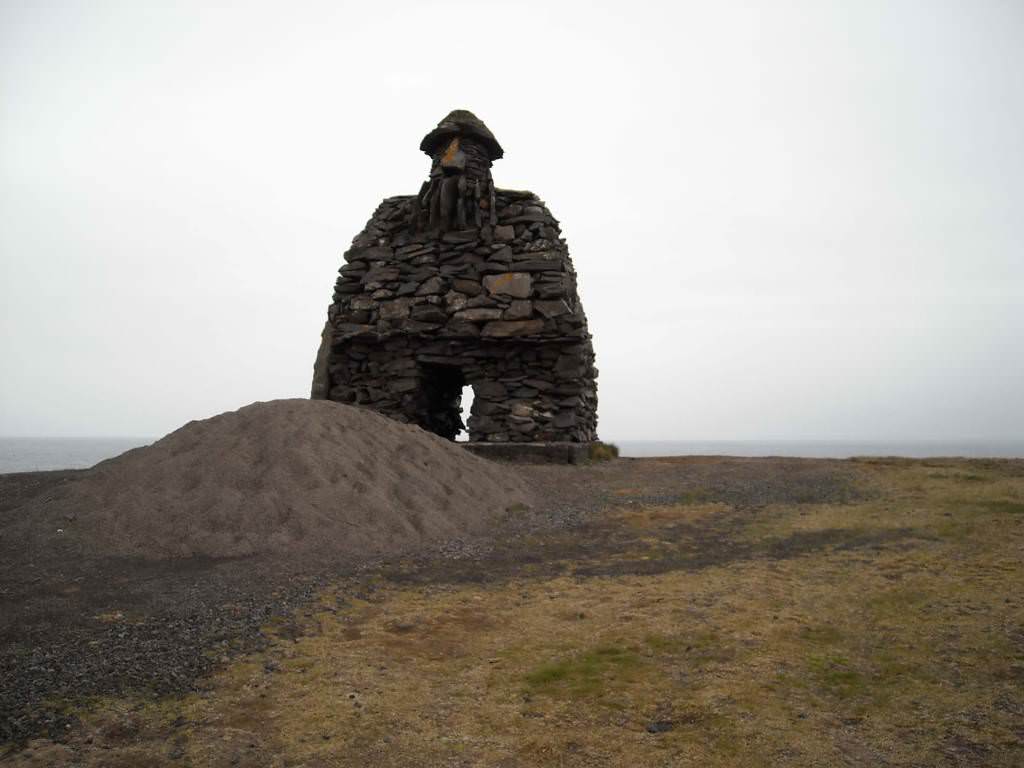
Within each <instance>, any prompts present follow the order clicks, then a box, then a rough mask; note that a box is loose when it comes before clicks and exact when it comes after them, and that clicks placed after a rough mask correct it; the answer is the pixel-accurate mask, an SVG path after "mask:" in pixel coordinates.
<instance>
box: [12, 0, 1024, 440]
mask: <svg viewBox="0 0 1024 768" xmlns="http://www.w3.org/2000/svg"><path fill="white" fill-rule="evenodd" d="M214 5H216V7H212V6H214ZM0 8H2V11H0V307H2V308H0V325H2V327H0V435H143V436H150V435H152V436H156V435H161V434H163V433H165V432H168V431H170V430H172V429H174V428H176V427H178V426H180V425H181V424H183V423H184V422H186V421H189V420H190V419H196V418H204V417H207V416H210V415H213V414H215V413H219V412H221V411H224V410H229V409H234V408H237V407H239V406H241V405H244V404H246V403H248V402H251V401H253V400H266V399H271V398H279V397H305V396H307V395H308V393H309V385H310V379H311V375H312V365H313V358H314V356H315V353H316V349H317V345H318V342H319V333H320V329H321V327H322V325H323V322H324V318H325V313H326V307H327V304H328V302H329V301H330V296H331V290H332V285H333V283H334V279H335V272H336V270H337V268H338V267H339V266H340V264H341V254H342V253H343V252H344V251H345V249H346V248H347V247H348V245H349V243H350V241H351V239H352V237H353V236H354V235H355V234H356V233H357V232H359V230H360V229H362V227H363V225H364V224H365V223H366V220H367V219H368V218H369V216H370V214H371V213H372V212H373V210H374V208H375V207H376V205H377V203H378V202H379V201H380V199H381V198H383V197H385V196H389V195H395V194H412V193H415V192H416V191H417V190H418V188H419V185H420V182H421V181H422V180H423V179H424V178H425V176H426V174H427V171H428V169H429V162H430V161H429V159H428V158H427V157H426V156H425V155H423V154H421V153H420V152H419V151H418V145H419V141H420V139H421V137H422V136H423V134H425V133H426V132H427V131H428V130H430V129H431V128H432V127H433V126H434V125H435V124H436V123H437V122H438V120H440V119H441V117H443V116H444V115H445V114H446V113H447V112H448V111H449V110H451V109H454V108H468V109H471V110H473V111H474V112H475V113H476V114H477V115H478V116H479V117H480V118H482V119H483V120H484V121H485V122H486V123H487V125H488V126H489V127H490V128H491V130H492V131H493V132H494V134H495V135H496V136H497V137H498V140H499V141H500V142H501V143H502V145H503V146H504V148H505V157H504V159H503V160H500V161H498V162H497V163H496V164H495V167H494V169H493V171H494V178H495V180H496V182H497V183H498V185H499V186H502V187H508V188H518V189H531V190H533V191H534V192H536V193H537V194H539V195H540V196H541V197H542V198H543V199H544V200H545V201H546V202H547V204H548V206H549V207H550V208H551V210H552V212H553V213H554V214H555V216H556V217H558V218H559V219H560V220H561V221H562V226H563V233H564V234H565V236H566V237H567V239H568V242H569V247H570V252H571V254H572V256H573V260H574V262H575V265H576V269H577V271H578V273H579V282H580V289H581V294H582V298H583V302H584V306H585V308H586V311H587V314H588V316H589V319H590V329H591V332H592V333H593V335H594V344H595V348H596V352H597V364H598V367H599V369H600V378H599V397H600V423H599V429H600V432H601V435H602V437H604V438H606V439H613V440H614V439H769V438H794V439H809V438H819V439H868V440H879V439H930V438H935V439H948V438H1019V437H1021V436H1022V435H1024V4H1022V3H1021V2H1019V1H1015V0H1008V1H1007V2H985V1H984V0H964V2H939V1H937V0H931V1H928V2H877V3H876V2H866V1H865V0H848V2H834V3H829V2H823V1H822V0H809V1H808V2H803V3H783V2H771V3H755V2H749V3H747V2H700V3H685V2H667V1H666V2H629V3H623V2H618V3H600V2H593V1H589V2H578V3H570V2H554V1H553V0H546V1H545V2H523V1H521V0H519V1H517V2H515V3H510V2H493V3H489V2H482V0H475V1H474V2H467V3H431V2H423V1H422V0H417V1H416V2H403V1H402V0H389V1H388V2H382V3H373V2H366V0H360V1H359V2H337V1H332V2H323V3H301V2H289V3H278V4H257V3H237V4H229V3H217V4H212V3H206V2H203V3H195V4H190V3H184V2H176V3H145V2H130V3H125V2H118V3H102V2H96V1H95V0H93V1H92V2H85V3H48V2H16V3H11V2H4V3H3V4H2V6H0Z"/></svg>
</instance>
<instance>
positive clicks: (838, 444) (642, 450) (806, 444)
mask: <svg viewBox="0 0 1024 768" xmlns="http://www.w3.org/2000/svg"><path fill="white" fill-rule="evenodd" d="M613 442H615V444H616V445H618V446H619V452H620V454H621V455H622V456H803V457H806V458H814V459H848V458H850V457H851V456H904V457H906V458H912V459H923V458H931V457H937V456H967V457H972V458H1024V440H927V441H878V442H869V441H846V440H619V441H613Z"/></svg>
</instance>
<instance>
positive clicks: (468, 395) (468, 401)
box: [455, 384, 473, 443]
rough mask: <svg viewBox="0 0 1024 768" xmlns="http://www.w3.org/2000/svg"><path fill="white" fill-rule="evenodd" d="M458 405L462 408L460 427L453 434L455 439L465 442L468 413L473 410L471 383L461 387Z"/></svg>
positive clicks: (467, 428)
mask: <svg viewBox="0 0 1024 768" xmlns="http://www.w3.org/2000/svg"><path fill="white" fill-rule="evenodd" d="M459 406H460V408H461V410H462V429H461V430H459V433H458V434H457V435H456V436H455V441H456V442H458V443H467V442H469V414H470V413H472V411H473V387H472V386H471V385H469V384H466V385H464V386H463V387H462V395H461V396H460V398H459Z"/></svg>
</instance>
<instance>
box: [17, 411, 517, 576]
mask: <svg viewBox="0 0 1024 768" xmlns="http://www.w3.org/2000/svg"><path fill="white" fill-rule="evenodd" d="M531 502H532V500H531V498H530V493H529V491H528V490H527V487H526V485H525V483H524V482H523V481H522V479H521V478H520V476H519V475H518V474H517V473H516V472H515V470H513V469H512V468H510V467H508V466H504V465H499V464H495V463H493V462H490V461H487V460H485V459H481V458H479V457H477V456H474V455H472V454H470V453H469V452H468V451H466V450H464V449H463V448H462V447H460V446H458V445H455V444H453V443H451V442H449V441H447V440H444V439H442V438H440V437H437V436H436V435H433V434H430V433H428V432H425V431H424V430H422V429H420V428H419V427H415V426H410V425H407V424H400V423H398V422H395V421H392V420H391V419H388V418H386V417H384V416H381V415H379V414H377V413H374V412H371V411H367V410H363V409H360V408H354V407H352V406H347V405H342V404H340V403H333V402H329V401H325V400H275V401H271V402H266V403H254V404H252V405H249V406H246V407H245V408H241V409H239V410H237V411H233V412H230V413H223V414H221V415H219V416H214V417H213V418H210V419H205V420H203V421H193V422H189V423H188V424H186V425H185V426H183V427H182V428H181V429H178V430H177V431H175V432H172V433H171V434H169V435H167V436H166V437H164V438H163V439H161V440H158V441H157V442H155V443H153V444H152V445H150V446H147V447H144V448H136V449H134V450H131V451H128V452H127V453H124V454H122V455H121V456H118V457H116V458H114V459H109V460H107V461H104V462H101V463H100V464H97V465H96V466H95V467H93V468H92V469H91V470H89V471H88V472H87V473H85V474H84V475H82V476H81V477H80V478H78V479H76V480H74V481H72V482H69V483H67V484H66V485H64V486H62V487H61V488H60V489H59V490H58V491H57V492H56V495H55V496H53V497H51V498H49V499H40V500H37V501H35V502H34V503H33V504H32V507H34V508H29V509H24V510H23V513H24V516H20V517H21V520H19V522H18V527H22V526H24V529H23V531H21V532H19V534H20V535H22V536H25V537H27V538H32V539H36V541H35V542H34V543H36V544H43V543H45V542H44V541H39V540H38V539H39V538H40V537H42V538H44V539H53V540H54V541H53V544H54V545H56V546H57V547H60V548H64V547H67V548H69V549H79V550H80V551H82V552H83V553H88V554H105V555H124V556H135V557H143V558H149V559H152V558H157V559H162V558H174V557H189V556H194V555H203V556H208V557H235V556H244V555H253V554H257V553H274V554H286V555H287V554H296V555H297V554H302V553H313V552H319V553H324V554H328V555H332V554H341V555H378V554H388V553H395V552H399V551H405V550H410V549H414V548H416V547H418V546H422V545H425V544H428V543H430V542H438V541H444V540H450V539H457V538H463V537H467V536H471V535H473V534H479V533H483V532H485V531H486V530H487V529H488V528H489V527H491V526H493V524H494V523H495V522H496V521H497V520H498V519H500V518H501V517H503V516H505V515H506V513H507V512H508V511H509V509H510V508H513V507H516V506H517V505H523V504H525V505H527V506H529V505H531ZM26 543H28V542H26Z"/></svg>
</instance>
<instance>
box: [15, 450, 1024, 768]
mask: <svg viewBox="0 0 1024 768" xmlns="http://www.w3.org/2000/svg"><path fill="white" fill-rule="evenodd" d="M524 472H525V473H526V475H527V476H528V478H529V480H530V482H531V483H533V484H535V485H536V486H537V487H538V489H540V490H541V492H542V493H541V495H542V497H543V498H545V499H546V501H545V503H544V504H543V505H542V507H540V508H538V509H535V510H522V511H521V512H519V513H518V514H517V515H513V516H512V517H510V519H509V520H508V521H506V524H505V525H504V526H503V527H502V528H501V529H500V530H496V531H495V532H494V536H493V537H491V538H488V539H479V540H473V541H459V542H452V543H450V544H448V545H446V546H445V547H443V548H442V549H441V550H439V551H434V552H431V553H418V554H415V555H412V554H410V555H409V556H408V557H403V558H392V559H389V560H384V561H377V562H373V563H362V564H359V563H304V564H295V563H282V562H276V561H270V560H253V559H248V560H233V561H212V562H207V561H203V562H191V563H187V562H179V563H177V564H173V563H172V564H162V565H159V566H154V565H151V564H148V565H147V564H143V563H137V562H109V561H96V562H88V563H60V562H55V561H54V560H53V559H52V558H50V559H48V556H47V554H46V553H45V552H35V553H20V554H19V553H17V551H16V547H15V546H14V545H12V544H11V542H4V541H3V539H2V538H0V550H2V551H3V554H4V555H5V558H6V559H5V560H4V564H3V565H2V566H0V590H2V591H0V608H2V612H0V718H2V719H5V720H6V723H5V725H4V727H5V728H6V731H4V730H0V734H3V736H2V737H0V739H6V744H5V745H4V746H0V756H2V757H0V762H5V763H10V764H13V765H29V766H49V765H69V766H70V765H82V766H134V765H153V766H184V765H195V766H204V765H215V766H219V765H225V766H229V765H230V766H308V767H309V768H313V767H314V766H367V765H373V766H409V765H417V766H420V765H422V766H503V767H504V768H512V767H514V766H524V767H525V766H539V765H545V766H547V765H550V766H638V765H643V766H679V765H700V766H734V765H742V766H759V765H764V766H768V765H787V766H788V765H793V766H822V765H857V766H886V765H891V766H932V765H938V766H946V765H952V766H959V765H962V766H978V765H985V766H1019V765H1022V764H1024V564H1022V562H1024V461H995V460H993V461H982V460H974V461H964V460H928V461H910V460H902V459H889V460H886V459H873V460H854V461H846V462H839V461H816V460H792V459H723V458H680V459H633V460H630V459H621V460H617V461H613V462H607V463H602V464H597V465H592V466H587V467H568V466H567V467H530V468H526V469H525V470H524ZM63 476H64V475H62V474H61V473H46V476H42V474H37V475H21V476H13V475H12V476H0V494H2V495H0V523H2V522H3V520H4V519H9V517H8V518H5V517H4V516H9V515H13V514H16V513H17V508H18V506H19V504H20V503H22V500H23V499H25V498H27V497H28V496H30V495H32V494H37V493H40V492H45V489H46V487H48V484H50V483H54V482H61V478H62V477H63ZM19 558H20V559H19ZM68 679H70V680H71V681H72V682H70V683H69V682H68Z"/></svg>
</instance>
